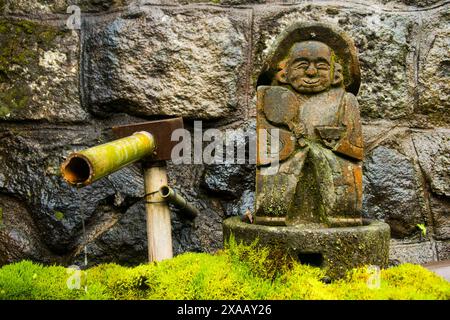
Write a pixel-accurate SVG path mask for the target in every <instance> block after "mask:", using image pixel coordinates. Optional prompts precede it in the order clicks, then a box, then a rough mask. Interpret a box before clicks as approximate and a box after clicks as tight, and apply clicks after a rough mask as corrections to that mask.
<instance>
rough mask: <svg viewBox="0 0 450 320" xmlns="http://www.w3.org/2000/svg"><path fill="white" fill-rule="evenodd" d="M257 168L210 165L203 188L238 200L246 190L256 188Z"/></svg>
mask: <svg viewBox="0 0 450 320" xmlns="http://www.w3.org/2000/svg"><path fill="white" fill-rule="evenodd" d="M254 174H255V167H254V166H248V165H239V164H231V165H220V164H218V165H210V166H207V167H206V170H205V174H204V177H203V182H202V184H203V186H204V188H205V189H207V190H208V191H209V192H212V193H214V194H216V195H223V196H225V197H229V198H237V197H239V196H241V195H242V192H243V191H244V190H246V189H247V190H248V189H251V188H254V183H255V177H254Z"/></svg>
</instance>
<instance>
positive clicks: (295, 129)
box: [289, 122, 306, 147]
mask: <svg viewBox="0 0 450 320" xmlns="http://www.w3.org/2000/svg"><path fill="white" fill-rule="evenodd" d="M289 128H290V129H291V131H292V133H293V134H294V136H295V138H296V140H297V143H298V145H299V146H300V147H304V146H305V145H306V143H305V139H304V138H305V136H306V128H305V126H304V125H303V123H298V122H290V123H289Z"/></svg>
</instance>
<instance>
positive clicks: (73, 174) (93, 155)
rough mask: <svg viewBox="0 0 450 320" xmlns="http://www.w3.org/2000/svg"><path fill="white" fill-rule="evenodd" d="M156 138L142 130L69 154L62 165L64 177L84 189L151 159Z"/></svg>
mask: <svg viewBox="0 0 450 320" xmlns="http://www.w3.org/2000/svg"><path fill="white" fill-rule="evenodd" d="M155 145H156V144H155V139H154V138H153V136H152V135H151V134H150V133H148V132H145V131H141V132H136V133H135V134H133V135H131V136H129V137H126V138H122V139H118V140H114V141H111V142H108V143H105V144H102V145H99V146H95V147H92V148H89V149H85V150H82V151H78V152H74V153H72V154H70V155H69V157H68V158H67V160H66V161H64V163H63V164H62V165H61V173H62V176H63V178H64V179H65V180H66V181H67V182H68V183H69V184H71V185H76V186H87V185H89V184H91V183H92V182H94V181H96V180H98V179H100V178H103V177H104V176H106V175H108V174H111V173H113V172H115V171H117V170H119V169H121V168H123V167H124V166H126V165H129V164H131V163H133V162H135V161H138V160H141V159H142V158H145V157H148V156H150V155H151V154H152V153H153V151H154V150H155Z"/></svg>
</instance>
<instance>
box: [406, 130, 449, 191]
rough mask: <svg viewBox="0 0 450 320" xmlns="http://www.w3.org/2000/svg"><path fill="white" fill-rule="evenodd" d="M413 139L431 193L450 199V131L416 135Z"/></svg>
mask: <svg viewBox="0 0 450 320" xmlns="http://www.w3.org/2000/svg"><path fill="white" fill-rule="evenodd" d="M412 139H413V142H414V146H415V148H416V150H417V155H418V158H419V164H420V167H421V168H422V170H423V172H424V174H425V178H426V180H427V182H428V183H429V184H430V187H431V191H432V192H433V193H435V194H437V195H440V196H447V197H450V170H449V168H450V131H449V130H445V131H441V132H424V133H414V134H413V136H412Z"/></svg>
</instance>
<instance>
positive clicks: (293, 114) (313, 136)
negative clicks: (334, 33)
mask: <svg viewBox="0 0 450 320" xmlns="http://www.w3.org/2000/svg"><path fill="white" fill-rule="evenodd" d="M311 38H312V39H309V40H304V41H298V42H295V43H293V44H292V45H291V46H290V48H289V49H288V50H287V52H286V54H285V58H283V59H282V60H281V61H279V62H278V64H277V67H278V68H277V72H276V73H275V74H274V77H273V81H272V83H271V85H269V86H259V87H258V89H257V123H258V129H259V131H260V129H266V130H268V132H269V133H270V130H271V129H274V128H277V129H279V137H280V142H281V143H280V150H279V161H280V164H279V167H278V171H277V173H275V174H267V170H268V166H269V165H270V162H271V160H270V158H267V157H264V156H263V155H261V154H259V155H258V167H257V186H256V188H257V189H256V192H257V193H256V221H257V223H258V222H259V223H270V221H271V217H285V223H286V224H290V225H292V224H294V225H302V224H306V225H308V226H311V225H314V224H317V225H318V226H328V227H329V226H346V225H358V224H361V205H362V168H361V161H362V158H363V143H362V132H361V123H360V117H359V106H358V102H357V100H356V97H355V96H354V95H353V94H352V93H350V92H347V91H346V87H345V85H344V70H343V66H342V64H341V63H339V62H340V61H342V62H343V63H350V62H348V61H346V59H343V58H342V57H339V56H337V54H336V52H335V51H334V50H333V43H326V42H325V41H326V39H325V40H321V39H316V38H317V37H314V35H312V36H311ZM347 60H348V59H347ZM345 66H346V67H347V68H348V66H347V65H345ZM358 71H359V69H358ZM258 139H261V136H258ZM260 151H261V150H260Z"/></svg>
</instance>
